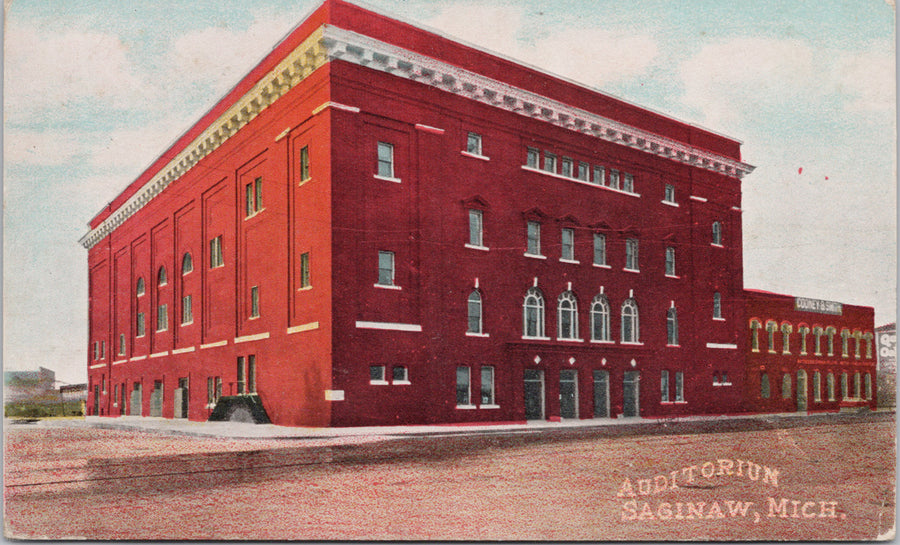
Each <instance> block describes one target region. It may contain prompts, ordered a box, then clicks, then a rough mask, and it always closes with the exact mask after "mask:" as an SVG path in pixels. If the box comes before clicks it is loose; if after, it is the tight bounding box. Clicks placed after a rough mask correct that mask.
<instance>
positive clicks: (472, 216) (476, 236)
mask: <svg viewBox="0 0 900 545" xmlns="http://www.w3.org/2000/svg"><path fill="white" fill-rule="evenodd" d="M469 245H470V246H476V247H478V248H483V247H484V212H482V211H481V210H474V209H473V210H469Z"/></svg>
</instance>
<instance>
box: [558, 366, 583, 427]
mask: <svg viewBox="0 0 900 545" xmlns="http://www.w3.org/2000/svg"><path fill="white" fill-rule="evenodd" d="M559 416H560V417H562V418H578V371H576V370H574V369H563V370H562V371H560V372H559Z"/></svg>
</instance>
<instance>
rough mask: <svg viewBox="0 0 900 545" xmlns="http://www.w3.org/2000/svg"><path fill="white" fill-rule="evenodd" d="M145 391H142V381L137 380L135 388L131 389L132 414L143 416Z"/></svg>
mask: <svg viewBox="0 0 900 545" xmlns="http://www.w3.org/2000/svg"><path fill="white" fill-rule="evenodd" d="M142 397H143V393H142V392H141V383H140V382H135V383H134V388H133V389H132V390H131V416H141V414H143V413H142V412H141V401H142Z"/></svg>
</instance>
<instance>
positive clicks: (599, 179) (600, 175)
mask: <svg viewBox="0 0 900 545" xmlns="http://www.w3.org/2000/svg"><path fill="white" fill-rule="evenodd" d="M594 183H595V184H597V185H606V169H605V168H603V167H601V166H599V165H594Z"/></svg>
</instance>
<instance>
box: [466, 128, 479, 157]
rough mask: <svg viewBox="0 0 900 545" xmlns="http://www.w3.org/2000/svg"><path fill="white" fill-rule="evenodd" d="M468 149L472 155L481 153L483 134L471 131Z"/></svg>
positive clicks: (467, 142) (467, 140) (467, 144)
mask: <svg viewBox="0 0 900 545" xmlns="http://www.w3.org/2000/svg"><path fill="white" fill-rule="evenodd" d="M466 151H467V152H469V153H471V154H472V155H481V154H482V153H481V135H480V134H475V133H474V132H470V133H469V136H468V138H467V139H466Z"/></svg>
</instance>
